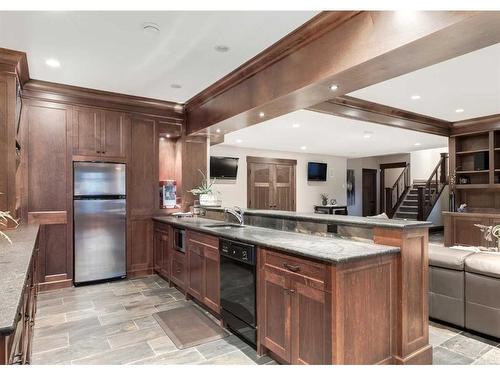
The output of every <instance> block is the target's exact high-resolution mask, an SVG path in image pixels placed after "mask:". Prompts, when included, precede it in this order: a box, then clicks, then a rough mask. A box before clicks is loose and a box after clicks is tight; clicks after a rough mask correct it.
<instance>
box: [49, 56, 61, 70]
mask: <svg viewBox="0 0 500 375" xmlns="http://www.w3.org/2000/svg"><path fill="white" fill-rule="evenodd" d="M45 64H47V65H48V66H50V67H51V68H59V67H60V66H61V63H60V62H59V60H56V59H52V58H50V59H47V60H45Z"/></svg>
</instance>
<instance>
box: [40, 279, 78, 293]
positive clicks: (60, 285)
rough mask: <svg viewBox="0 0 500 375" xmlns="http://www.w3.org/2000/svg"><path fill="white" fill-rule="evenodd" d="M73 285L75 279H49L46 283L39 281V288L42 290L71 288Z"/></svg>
mask: <svg viewBox="0 0 500 375" xmlns="http://www.w3.org/2000/svg"><path fill="white" fill-rule="evenodd" d="M72 286H73V280H71V279H65V280H56V281H47V282H44V283H39V284H38V289H39V290H40V291H41V292H46V291H49V290H56V289H64V288H71V287H72Z"/></svg>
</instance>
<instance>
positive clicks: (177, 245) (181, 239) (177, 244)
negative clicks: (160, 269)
mask: <svg viewBox="0 0 500 375" xmlns="http://www.w3.org/2000/svg"><path fill="white" fill-rule="evenodd" d="M173 230H174V249H175V250H177V251H180V252H181V253H185V252H186V249H185V246H186V231H185V230H184V229H180V228H174V229H173Z"/></svg>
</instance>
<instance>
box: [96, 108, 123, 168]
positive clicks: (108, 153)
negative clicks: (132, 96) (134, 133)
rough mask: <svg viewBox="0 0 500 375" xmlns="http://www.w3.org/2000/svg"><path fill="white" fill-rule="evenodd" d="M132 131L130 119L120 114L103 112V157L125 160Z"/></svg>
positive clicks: (101, 136)
mask: <svg viewBox="0 0 500 375" xmlns="http://www.w3.org/2000/svg"><path fill="white" fill-rule="evenodd" d="M129 131H130V119H129V117H128V116H127V115H126V114H124V113H120V112H112V111H102V112H101V135H100V140H101V147H100V150H101V155H103V156H105V157H108V158H119V159H125V158H126V156H127V141H128V138H129V137H128V134H129Z"/></svg>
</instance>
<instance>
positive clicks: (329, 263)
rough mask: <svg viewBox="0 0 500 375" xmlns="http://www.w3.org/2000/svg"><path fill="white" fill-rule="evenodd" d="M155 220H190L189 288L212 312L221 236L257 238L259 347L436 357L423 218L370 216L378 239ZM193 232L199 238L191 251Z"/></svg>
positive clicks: (277, 354) (343, 359)
mask: <svg viewBox="0 0 500 375" xmlns="http://www.w3.org/2000/svg"><path fill="white" fill-rule="evenodd" d="M343 218H346V219H347V220H346V222H347V223H348V224H350V225H352V224H353V222H356V221H358V222H357V224H359V225H362V223H360V222H359V220H358V219H353V218H352V217H346V216H344V217H343ZM335 219H337V218H335ZM339 219H340V220H341V218H339ZM154 220H155V222H156V224H157V225H162V226H164V227H163V233H172V232H171V230H172V228H184V229H186V237H187V243H188V245H187V250H186V253H187V255H186V258H187V260H186V261H185V262H184V269H185V270H184V272H185V273H186V274H187V276H186V277H185V280H186V285H185V286H184V289H185V290H186V293H187V295H188V296H189V295H194V298H195V299H197V300H198V301H201V302H202V303H204V304H205V305H206V306H208V307H209V309H210V310H212V311H214V312H215V313H218V312H219V306H218V302H217V301H218V295H217V293H216V292H214V289H218V285H217V287H216V288H213V285H212V284H213V283H217V282H218V279H219V275H218V274H217V271H215V269H216V267H215V266H216V265H217V264H218V263H217V259H218V258H216V255H215V254H216V252H217V246H218V240H219V239H221V238H225V239H231V240H236V241H240V242H244V243H247V244H253V245H255V246H256V247H257V301H256V303H257V350H258V352H259V353H260V354H265V353H267V354H269V355H270V356H272V357H274V358H276V359H277V360H278V361H280V362H282V363H292V364H301V363H302V364H430V363H432V348H431V346H430V345H429V343H428V313H427V310H428V305H427V288H428V286H427V272H428V265H427V241H428V234H427V225H428V224H427V223H421V222H418V223H411V222H410V223H408V225H405V223H401V222H398V223H393V224H391V223H390V222H389V223H387V222H384V225H382V226H380V227H378V226H377V225H376V223H373V221H372V222H371V223H370V224H369V225H370V229H371V230H372V233H373V239H372V240H368V241H367V240H363V241H353V240H349V239H346V238H338V237H335V236H329V237H326V236H314V235H311V234H302V233H295V232H291V231H284V230H275V229H269V228H262V227H256V226H244V227H235V226H214V225H213V223H217V221H214V220H210V219H204V218H173V217H155V218H154ZM219 223H220V222H219ZM339 223H341V222H339ZM412 224H413V225H412ZM365 225H367V224H365ZM167 227H168V228H167ZM155 238H156V237H155ZM155 241H156V240H155ZM190 241H192V243H194V244H196V246H194V247H192V249H193V250H192V251H191V250H190V245H189V244H190V243H191V242H190ZM191 252H193V253H194V255H195V257H196V262H194V263H192V264H194V267H195V268H197V269H202V270H205V271H202V272H201V274H200V275H201V276H200V275H197V276H196V277H194V278H193V280H196V282H198V280H200V279H203V280H204V281H203V283H200V284H199V286H198V287H196V288H192V287H190V285H189V284H190V278H191V277H190V272H191V271H190V267H192V264H191V262H190V260H189V259H190V253H191ZM171 271H172V272H174V269H173V268H172V269H171ZM193 290H194V293H191V292H190V291H193Z"/></svg>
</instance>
